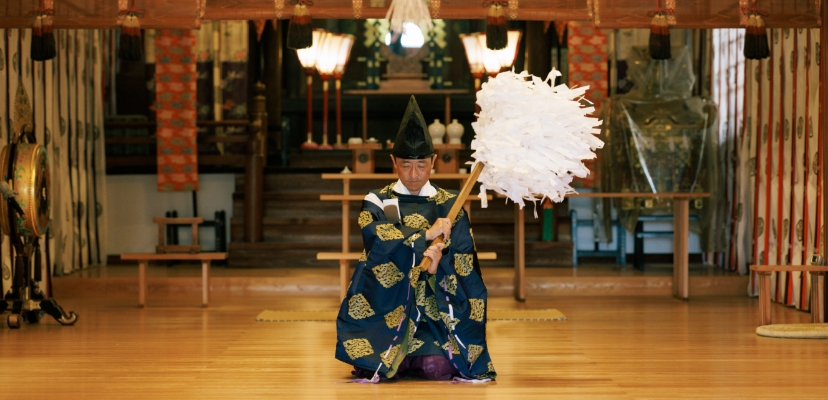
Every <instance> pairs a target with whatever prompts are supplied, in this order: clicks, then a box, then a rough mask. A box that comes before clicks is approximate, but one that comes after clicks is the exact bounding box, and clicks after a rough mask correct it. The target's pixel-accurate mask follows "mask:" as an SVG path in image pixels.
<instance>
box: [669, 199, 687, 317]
mask: <svg viewBox="0 0 828 400" xmlns="http://www.w3.org/2000/svg"><path fill="white" fill-rule="evenodd" d="M689 220H690V198H688V197H675V198H673V296H674V297H676V298H678V299H681V300H687V298H688V297H689V279H688V272H689V271H688V268H689V267H690V265H689V260H688V257H689V251H688V243H687V241H688V237H689V225H690V221H689Z"/></svg>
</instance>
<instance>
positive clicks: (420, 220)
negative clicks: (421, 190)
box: [403, 213, 431, 229]
mask: <svg viewBox="0 0 828 400" xmlns="http://www.w3.org/2000/svg"><path fill="white" fill-rule="evenodd" d="M403 224H404V225H405V226H408V227H411V228H414V229H428V228H431V224H430V223H428V220H427V219H426V217H424V216H422V215H420V214H417V213H414V214H411V215H406V216H405V217H403Z"/></svg>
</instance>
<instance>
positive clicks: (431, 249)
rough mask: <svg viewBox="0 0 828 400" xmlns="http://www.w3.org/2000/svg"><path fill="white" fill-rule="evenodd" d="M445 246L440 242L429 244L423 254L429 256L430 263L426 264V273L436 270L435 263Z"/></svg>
mask: <svg viewBox="0 0 828 400" xmlns="http://www.w3.org/2000/svg"><path fill="white" fill-rule="evenodd" d="M444 247H445V246H444V245H443V244H442V243H435V244H432V245H431V246H428V248H427V249H426V251H425V253H423V255H424V256H426V257H428V258H431V265H429V266H428V273H429V274H434V273H436V272H437V264H439V263H440V257H442V256H443V248H444Z"/></svg>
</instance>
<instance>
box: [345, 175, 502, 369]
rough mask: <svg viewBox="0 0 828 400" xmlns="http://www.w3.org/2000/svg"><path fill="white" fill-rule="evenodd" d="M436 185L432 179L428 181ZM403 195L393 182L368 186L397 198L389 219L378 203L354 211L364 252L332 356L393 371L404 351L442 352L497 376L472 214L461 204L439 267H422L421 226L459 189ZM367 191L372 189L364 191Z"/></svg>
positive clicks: (444, 211)
mask: <svg viewBox="0 0 828 400" xmlns="http://www.w3.org/2000/svg"><path fill="white" fill-rule="evenodd" d="M432 186H434V185H432ZM434 187H435V189H436V194H435V195H433V196H431V197H422V196H412V195H406V194H400V193H397V192H395V191H394V190H393V188H394V184H391V185H389V186H387V187H385V188H383V189H379V190H375V191H372V192H371V193H373V194H374V195H375V196H376V198H374V199H375V200H376V199H379V200H380V202H381V201H382V200H386V199H393V198H396V199H398V201H399V210H400V216H401V219H400V222H398V223H396V224H392V223H390V222H389V221H388V219H387V218H386V216H385V214H384V213H383V210H382V209H381V208H380V207H379V206H378V205H377V204H375V202H372V201H368V200H367V199H366V200H365V201H363V204H362V211H361V212H360V214H359V221H358V222H359V225H360V227H361V228H362V240H363V243H364V245H365V251H364V252H363V254H362V258H361V259H360V261H359V263H358V264H357V266H356V271H354V275H353V277H352V278H351V284H350V286H349V287H348V293H347V295H346V296H345V300H344V301H343V302H342V306H341V307H340V310H339V315H338V317H337V321H336V331H337V343H336V358H337V359H339V360H341V361H343V362H346V363H348V364H351V365H354V366H356V367H359V368H362V369H366V370H369V371H377V370H378V371H379V373H380V374H382V375H384V376H386V377H388V378H391V377H393V376H394V375H395V374H396V372H397V367H398V366H399V365H400V363H401V362H402V360H403V359H404V358H405V357H406V356H416V355H428V354H440V355H443V356H444V357H446V358H447V359H449V361H450V362H451V363H452V364H453V365H454V367H455V368H456V369H457V371H458V372H459V373H460V374H461V375H462V376H463V377H465V378H469V379H472V378H475V379H485V378H491V379H493V378H494V377H495V375H496V374H495V371H494V367H493V366H492V361H491V358H490V357H489V352H488V347H487V345H486V303H487V298H488V296H487V292H486V286H485V285H484V284H483V280H482V278H481V276H480V272H479V268H476V264H477V262H476V261H477V257H476V253H475V250H476V249H475V245H474V237H473V233H472V230H471V227H470V226H469V219H468V216H466V213H465V212H464V211H462V209H461V211H460V213H459V214H458V216H457V218H456V219H455V220H454V222H453V226H452V233H451V236H450V238H449V242H448V243H447V246H446V249H445V250H444V251H443V256H442V258H441V259H440V263H439V266H438V268H437V272H436V273H435V274H434V275H431V274H429V273H427V272H421V271H422V270H421V269H420V268H419V264H420V262H421V261H422V259H423V253H424V252H425V249H426V247H427V246H428V245H429V243H427V242H426V240H425V232H426V230H427V229H428V228H429V227H430V226H431V224H432V223H434V221H435V220H436V219H437V218H438V217H442V218H445V217H446V216H447V215H448V212H449V210H450V209H451V207H452V205H453V204H454V201H455V200H456V199H457V192H456V191H447V190H443V189H440V188H437V187H436V186H434ZM369 196H370V195H369Z"/></svg>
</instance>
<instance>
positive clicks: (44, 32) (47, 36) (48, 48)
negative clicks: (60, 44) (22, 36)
mask: <svg viewBox="0 0 828 400" xmlns="http://www.w3.org/2000/svg"><path fill="white" fill-rule="evenodd" d="M31 50H32V52H31V53H32V54H31V57H32V60H35V61H46V60H51V59H53V58H55V56H57V50H56V49H55V35H54V33H53V32H52V18H51V17H49V16H48V15H46V14H39V15H38V16H37V17H35V21H34V24H32V47H31Z"/></svg>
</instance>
